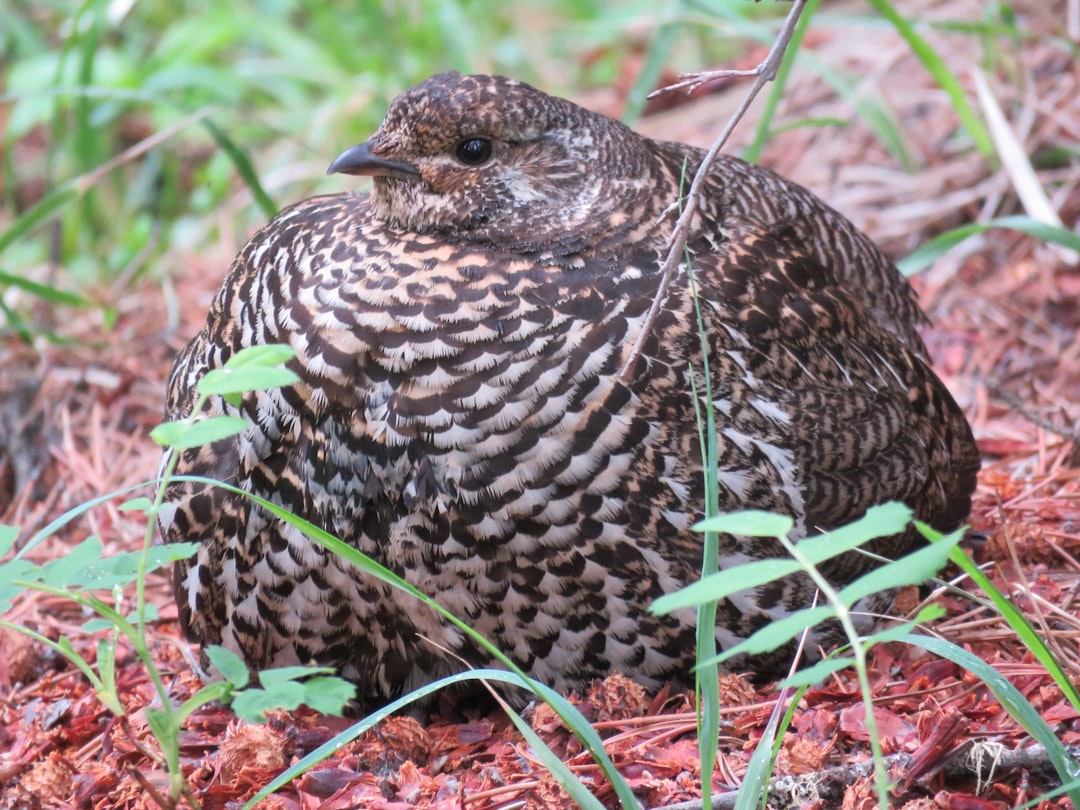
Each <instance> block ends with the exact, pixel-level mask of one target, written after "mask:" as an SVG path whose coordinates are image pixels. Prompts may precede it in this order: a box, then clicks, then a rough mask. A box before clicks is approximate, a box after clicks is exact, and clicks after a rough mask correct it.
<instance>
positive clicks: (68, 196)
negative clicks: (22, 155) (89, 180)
mask: <svg viewBox="0 0 1080 810" xmlns="http://www.w3.org/2000/svg"><path fill="white" fill-rule="evenodd" d="M77 196H78V191H77V190H76V188H75V184H74V183H70V182H69V183H65V184H64V185H62V186H60V187H58V188H54V189H53V190H52V191H50V192H49V193H48V194H46V195H45V196H44V197H42V198H41V199H40V200H38V201H37V202H36V203H34V205H32V206H31V207H30V208H27V209H26V210H25V211H23V212H22V213H21V214H19V216H17V217H16V218H15V221H14V222H12V223H11V226H10V227H9V228H8V229H7V230H6V231H4V232H3V233H0V253H3V252H4V251H5V250H6V249H7V248H8V247H10V246H11V245H12V244H14V243H15V242H17V241H18V240H20V239H23V238H24V237H26V235H27V234H28V233H30V231H32V230H33V229H34V228H36V227H37V226H38V225H40V224H41V223H42V222H44V221H45V220H46V219H48V218H49V217H50V216H52V214H53V213H54V212H56V211H57V210H59V209H60V208H61V207H62V206H64V205H66V204H67V203H69V202H71V200H73V199H75V198H76V197H77Z"/></svg>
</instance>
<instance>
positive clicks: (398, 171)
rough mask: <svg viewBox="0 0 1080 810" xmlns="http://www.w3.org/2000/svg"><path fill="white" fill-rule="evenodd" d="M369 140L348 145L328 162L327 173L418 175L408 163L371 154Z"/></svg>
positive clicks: (415, 169)
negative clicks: (332, 160)
mask: <svg viewBox="0 0 1080 810" xmlns="http://www.w3.org/2000/svg"><path fill="white" fill-rule="evenodd" d="M368 143H370V142H369V141H365V142H364V143H358V144H357V145H356V146H350V147H349V148H348V149H346V150H345V151H344V152H342V153H341V154H340V155H338V156H337V157H336V158H334V162H333V163H331V164H330V168H328V169H327V170H326V173H327V174H337V173H339V172H340V173H341V174H360V175H367V176H368V177H402V178H409V177H419V176H420V170H419V169H417V168H416V167H415V166H410V165H409V164H408V163H400V162H398V161H396V160H385V159H383V158H381V157H376V156H375V155H373V154H371V147H370V146H368Z"/></svg>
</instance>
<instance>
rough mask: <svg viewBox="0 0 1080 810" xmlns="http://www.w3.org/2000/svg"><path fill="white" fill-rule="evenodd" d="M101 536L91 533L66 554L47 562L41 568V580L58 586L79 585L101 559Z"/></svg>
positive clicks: (69, 586)
mask: <svg viewBox="0 0 1080 810" xmlns="http://www.w3.org/2000/svg"><path fill="white" fill-rule="evenodd" d="M101 552H102V545H101V538H99V537H97V536H96V535H91V536H90V537H87V538H86V539H85V540H83V541H82V542H81V543H79V545H77V546H75V548H73V549H72V550H71V551H69V552H68V553H67V554H66V555H65V556H63V557H59V558H57V559H55V560H51V561H49V562H47V563H46V564H45V565H43V566H42V568H41V581H42V583H44V584H45V585H51V586H53V587H56V588H71V587H79V586H80V585H81V584H82V582H83V581H84V579H85V577H86V573H87V571H88V570H89V569H90V568H91V566H92V565H93V564H94V563H96V562H98V561H99V560H100V559H101Z"/></svg>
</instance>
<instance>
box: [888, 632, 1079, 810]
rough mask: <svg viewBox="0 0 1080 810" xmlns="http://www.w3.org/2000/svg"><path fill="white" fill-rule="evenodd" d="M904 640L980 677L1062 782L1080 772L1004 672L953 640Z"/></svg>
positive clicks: (1073, 794) (1075, 794) (1075, 799)
mask: <svg viewBox="0 0 1080 810" xmlns="http://www.w3.org/2000/svg"><path fill="white" fill-rule="evenodd" d="M902 641H903V642H904V643H905V644H911V645H912V646H915V647H921V648H922V649H924V650H927V651H929V652H932V653H934V654H935V655H940V656H941V657H942V658H946V659H948V660H949V661H952V662H953V663H954V664H956V665H957V666H960V667H962V668H964V669H966V670H967V671H968V672H970V673H972V674H973V675H975V676H976V677H978V678H979V680H981V681H982V682H983V683H984V684H986V687H987V688H988V689H989V690H990V691H991V692H993V694H994V697H995V698H997V700H998V703H1000V704H1001V705H1002V707H1003V708H1004V709H1005V711H1007V712H1008V713H1009V715H1010V716H1011V717H1012V718H1013V719H1014V720H1015V721H1016V722H1017V723H1019V724H1020V725H1021V726H1022V727H1023V728H1024V730H1025V731H1026V732H1027V733H1028V734H1030V735H1031V737H1032V738H1033V739H1034V740H1035V741H1036V742H1038V743H1039V744H1040V745H1042V747H1043V748H1045V749H1046V753H1047V756H1048V757H1049V758H1050V762H1051V764H1053V766H1054V770H1055V771H1057V774H1058V778H1060V779H1061V781H1062V782H1064V783H1067V782H1071V781H1073V780H1075V779H1076V778H1077V777H1078V776H1080V763H1077V762H1076V760H1074V759H1073V758H1072V757H1071V756H1069V752H1068V751H1066V750H1065V747H1064V746H1063V745H1062V744H1061V741H1060V740H1058V738H1057V737H1056V736H1055V735H1054V732H1053V731H1051V730H1050V727H1049V726H1047V725H1046V722H1045V721H1044V720H1043V719H1042V717H1040V716H1039V713H1038V712H1037V711H1036V710H1035V707H1034V706H1032V705H1031V704H1030V703H1029V702H1028V701H1027V699H1025V698H1024V696H1023V695H1022V694H1021V693H1020V690H1018V689H1017V688H1016V687H1015V686H1013V685H1012V684H1011V683H1009V681H1008V680H1007V679H1006V678H1005V676H1004V675H1002V674H1001V673H1000V672H998V671H997V670H996V669H994V668H993V667H992V666H990V665H989V664H988V663H986V662H985V661H983V660H982V659H981V658H979V656H977V655H975V654H973V653H970V652H968V651H967V650H965V649H963V648H961V647H958V646H957V645H955V644H953V643H952V642H949V641H945V640H944V639H940V638H935V637H933V636H923V635H915V634H911V635H909V636H907V637H906V638H904V639H902ZM1069 798H1070V799H1071V800H1072V803H1073V805H1074V806H1076V807H1080V790H1072V791H1070V792H1069Z"/></svg>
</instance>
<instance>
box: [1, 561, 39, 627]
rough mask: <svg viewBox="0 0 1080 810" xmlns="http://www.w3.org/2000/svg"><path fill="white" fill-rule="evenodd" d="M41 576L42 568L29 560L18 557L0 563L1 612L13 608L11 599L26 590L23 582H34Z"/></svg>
mask: <svg viewBox="0 0 1080 810" xmlns="http://www.w3.org/2000/svg"><path fill="white" fill-rule="evenodd" d="M40 578H41V568H39V567H38V566H36V565H34V564H33V563H32V562H30V561H28V560H24V559H21V558H17V559H14V560H8V561H7V562H6V563H4V564H2V565H0V614H3V613H7V611H9V610H11V600H12V599H14V598H15V597H16V596H19V595H20V594H21V593H23V592H24V591H25V590H26V585H23V584H21V583H24V582H25V583H34V582H37V581H38V580H39V579H40Z"/></svg>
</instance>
